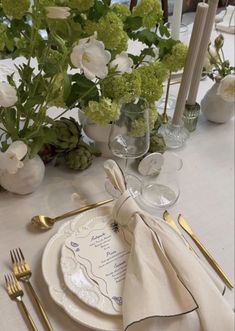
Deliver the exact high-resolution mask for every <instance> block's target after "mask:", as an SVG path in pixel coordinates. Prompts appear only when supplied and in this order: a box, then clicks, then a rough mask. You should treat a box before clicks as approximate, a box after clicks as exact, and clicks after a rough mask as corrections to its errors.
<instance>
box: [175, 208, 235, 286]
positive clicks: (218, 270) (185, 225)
mask: <svg viewBox="0 0 235 331" xmlns="http://www.w3.org/2000/svg"><path fill="white" fill-rule="evenodd" d="M178 222H179V224H180V226H181V227H182V228H183V229H184V230H185V231H186V232H187V233H188V235H189V236H190V237H191V238H192V240H193V241H194V242H195V244H196V245H197V247H198V248H199V249H200V251H201V252H202V254H203V255H204V256H205V258H206V259H207V261H208V262H209V264H210V265H211V266H212V268H213V269H214V270H215V271H216V273H217V274H218V275H219V276H220V278H221V279H222V280H223V281H224V283H225V284H226V285H227V286H228V288H230V289H232V288H233V287H234V286H233V284H232V283H231V281H230V280H229V279H228V277H227V276H226V275H225V273H224V272H223V271H222V269H221V268H220V266H219V265H218V263H217V262H216V261H215V260H214V258H213V257H212V256H211V254H210V253H209V252H208V251H207V249H206V248H205V247H204V246H203V244H202V243H201V242H200V240H199V239H198V238H197V236H196V235H195V234H194V233H193V231H192V229H191V228H190V226H189V225H188V223H187V222H186V220H185V219H184V218H183V216H182V215H181V214H180V215H179V216H178Z"/></svg>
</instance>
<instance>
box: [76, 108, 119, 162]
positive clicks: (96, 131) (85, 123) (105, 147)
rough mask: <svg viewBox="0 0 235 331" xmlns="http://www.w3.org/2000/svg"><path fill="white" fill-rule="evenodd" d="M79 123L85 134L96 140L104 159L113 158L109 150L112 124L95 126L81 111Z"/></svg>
mask: <svg viewBox="0 0 235 331" xmlns="http://www.w3.org/2000/svg"><path fill="white" fill-rule="evenodd" d="M79 122H80V123H81V125H82V127H83V131H84V133H85V134H86V135H87V137H88V138H90V139H91V140H94V142H95V144H96V147H97V148H98V150H99V151H100V152H101V155H102V156H103V157H107V158H109V157H112V156H113V155H112V152H111V151H110V149H109V135H110V131H111V128H112V124H95V123H91V122H90V121H89V120H88V119H87V118H86V116H85V115H84V113H83V112H82V111H79Z"/></svg>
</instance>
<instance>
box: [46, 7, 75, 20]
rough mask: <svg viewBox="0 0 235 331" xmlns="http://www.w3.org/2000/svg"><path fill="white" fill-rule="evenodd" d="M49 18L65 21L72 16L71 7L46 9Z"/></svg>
mask: <svg viewBox="0 0 235 331" xmlns="http://www.w3.org/2000/svg"><path fill="white" fill-rule="evenodd" d="M46 12H47V14H46V15H47V17H48V18H51V19H59V20H65V19H66V18H67V17H69V16H70V8H69V7H56V6H55V7H46Z"/></svg>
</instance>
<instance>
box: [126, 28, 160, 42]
mask: <svg viewBox="0 0 235 331" xmlns="http://www.w3.org/2000/svg"><path fill="white" fill-rule="evenodd" d="M131 36H132V38H133V39H135V40H136V39H137V40H139V41H141V42H142V43H144V44H146V45H148V46H152V45H153V44H154V45H156V46H157V45H158V40H159V39H158V36H157V35H156V33H154V32H152V31H149V30H148V29H145V30H142V31H138V32H136V33H132V34H131Z"/></svg>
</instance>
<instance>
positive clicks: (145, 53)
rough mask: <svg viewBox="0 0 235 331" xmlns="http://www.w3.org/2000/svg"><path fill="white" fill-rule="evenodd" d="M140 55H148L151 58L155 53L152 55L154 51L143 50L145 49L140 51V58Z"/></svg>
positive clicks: (150, 49) (151, 49)
mask: <svg viewBox="0 0 235 331" xmlns="http://www.w3.org/2000/svg"><path fill="white" fill-rule="evenodd" d="M142 55H144V56H146V55H149V56H151V57H155V56H156V55H155V53H154V51H153V48H145V49H143V50H142V51H141V56H142Z"/></svg>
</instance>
